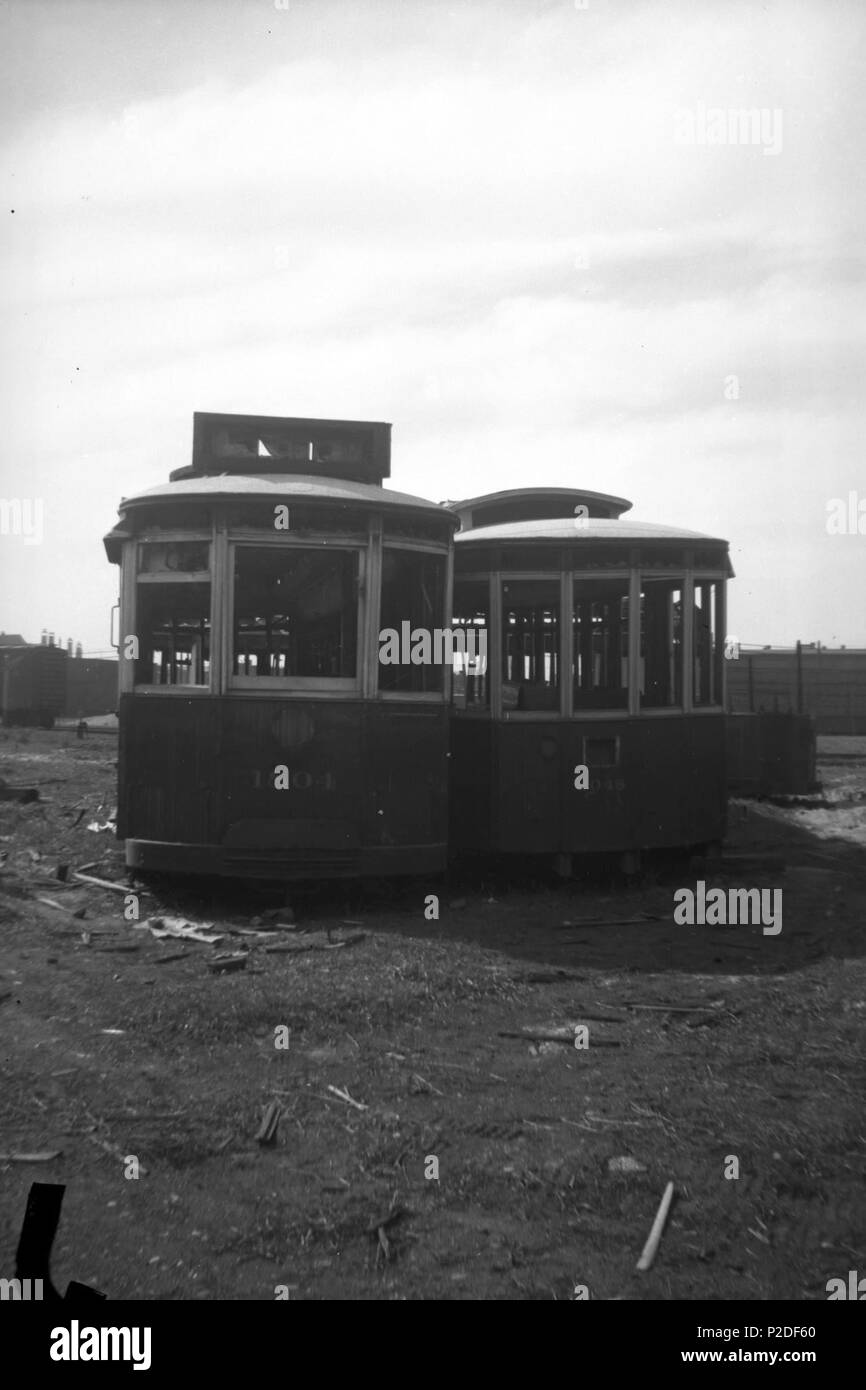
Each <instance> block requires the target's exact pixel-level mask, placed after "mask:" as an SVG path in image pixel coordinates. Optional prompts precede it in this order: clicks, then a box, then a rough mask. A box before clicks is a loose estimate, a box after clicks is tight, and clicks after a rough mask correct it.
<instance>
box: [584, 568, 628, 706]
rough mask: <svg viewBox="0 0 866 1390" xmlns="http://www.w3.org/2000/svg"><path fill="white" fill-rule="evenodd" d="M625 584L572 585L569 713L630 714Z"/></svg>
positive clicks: (606, 581)
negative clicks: (616, 711) (602, 711)
mask: <svg viewBox="0 0 866 1390" xmlns="http://www.w3.org/2000/svg"><path fill="white" fill-rule="evenodd" d="M628 598H629V581H628V580H627V579H575V581H574V619H573V621H574V658H573V659H574V667H573V672H572V678H573V695H574V703H573V708H574V709H575V710H576V711H577V710H584V709H627V708H628Z"/></svg>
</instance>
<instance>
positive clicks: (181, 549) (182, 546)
mask: <svg viewBox="0 0 866 1390" xmlns="http://www.w3.org/2000/svg"><path fill="white" fill-rule="evenodd" d="M209 571H210V543H209V542H208V541H142V542H141V544H140V545H139V547H138V572H139V574H153V575H163V574H164V575H166V576H168V577H169V578H170V577H171V576H172V575H175V574H208V573H209Z"/></svg>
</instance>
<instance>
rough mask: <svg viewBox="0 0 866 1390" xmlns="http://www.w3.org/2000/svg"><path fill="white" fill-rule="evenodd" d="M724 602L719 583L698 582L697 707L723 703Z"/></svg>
mask: <svg viewBox="0 0 866 1390" xmlns="http://www.w3.org/2000/svg"><path fill="white" fill-rule="evenodd" d="M720 603H721V594H720V587H719V584H718V583H717V582H716V581H715V580H712V579H696V580H695V606H694V638H693V652H694V672H693V676H692V699H693V700H694V702H695V704H696V705H720V704H721V702H722V679H721V677H722V672H721V662H722V650H723V649H722V644H721V642H720V639H719V616H720Z"/></svg>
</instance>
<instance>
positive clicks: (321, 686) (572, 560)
mask: <svg viewBox="0 0 866 1390" xmlns="http://www.w3.org/2000/svg"><path fill="white" fill-rule="evenodd" d="M389 474H390V426H389V425H386V424H373V423H365V422H352V421H329V420H310V419H286V418H272V417H256V416H237V415H211V414H207V415H203V414H197V415H196V416H195V417H194V440H193V457H192V463H191V465H190V466H188V467H185V468H181V469H177V470H176V471H175V472H174V473H172V474H171V480H170V482H169V483H168V484H167V485H165V486H163V487H157V488H152V489H150V490H149V491H147V492H143V493H140V494H138V495H136V496H134V497H130V498H127V499H125V500H124V501H123V502H122V503H121V508H120V520H119V522H118V524H117V525H116V526H115V527H114V529H113V530H112V531H111V532H110V533H109V535H108V536H107V537H106V542H105V543H106V549H107V552H108V555H109V558H110V559H111V560H112V561H113V562H114V563H116V564H118V565H119V567H120V574H121V582H120V641H119V648H120V663H119V665H120V693H119V713H120V749H119V764H118V766H119V792H118V837H119V838H122V839H125V841H126V858H127V864H128V866H129V867H130V868H133V869H137V870H140V871H148V870H150V871H156V872H177V873H183V874H187V873H200V874H223V875H230V876H234V877H246V878H271V879H278V880H292V879H302V878H328V877H363V876H368V875H376V876H378V875H391V874H429V873H437V872H440V871H441V870H443V869H444V868H445V867H446V864H447V862H448V858H449V855H453V854H455V853H474V852H480V853H492V854H541V855H555V856H558V857H560V858H561V857H562V856H571V855H576V854H586V853H589V854H593V853H594V854H598V853H618V854H620V855H623V854H624V855H626V856H631V857H632V858H633V857H634V855H635V854H637V853H639V852H640V851H641V850H651V849H655V848H675V847H683V848H684V847H687V846H692V845H699V844H706V843H710V842H714V841H718V840H719V839H721V837H722V834H723V832H724V821H725V803H726V791H725V720H724V712H723V711H724V659H723V658H724V630H725V585H726V581H727V578H728V577H729V575H730V573H731V569H730V562H729V559H728V547H727V543H726V542H725V541H722V540H718V539H714V538H712V537H707V536H702V535H698V534H696V533H693V532H688V531H678V530H673V529H671V528H667V527H660V526H651V525H646V524H639V523H633V522H630V521H628V520H626V521H623V520H622V514H623V512H625V511H627V510H628V509H629V507H630V505H631V504H630V503H629V502H627V501H626V500H625V499H623V498H619V497H613V496H610V495H608V494H602V493H596V492H586V491H581V490H579V489H574V488H563V487H558V488H524V489H516V490H511V491H507V492H500V493H492V494H488V495H487V496H483V497H477V498H473V499H470V500H467V501H464V502H453V503H441V504H436V503H433V502H430V501H427V500H425V499H423V498H418V497H410V496H406V495H404V494H401V493H397V492H392V491H390V490H389V489H386V488H385V487H384V486H383V480H384V479H385V478H387V477H388V476H389ZM458 528H459V530H458ZM455 531H457V532H458V533H457V535H456V536H455ZM449 645H450V650H449Z"/></svg>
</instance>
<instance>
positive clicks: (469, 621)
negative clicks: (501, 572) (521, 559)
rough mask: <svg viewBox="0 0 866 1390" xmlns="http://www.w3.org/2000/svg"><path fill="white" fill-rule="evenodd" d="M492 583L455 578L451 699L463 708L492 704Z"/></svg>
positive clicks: (487, 706)
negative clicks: (489, 645) (489, 650)
mask: <svg viewBox="0 0 866 1390" xmlns="http://www.w3.org/2000/svg"><path fill="white" fill-rule="evenodd" d="M489 609H490V586H489V584H488V582H487V580H486V579H455V580H454V602H453V604H452V617H451V629H452V631H453V632H454V633H455V634H457V633H460V634H461V638H460V640H459V642H458V641H457V639H456V638H455V653H454V664H453V676H452V685H451V691H452V696H451V698H452V703H453V704H454V706H455V708H456V709H460V710H481V709H484V710H487V709H489V708H490V675H489V671H488V667H487V640H488V629H489V618H490V613H489Z"/></svg>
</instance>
